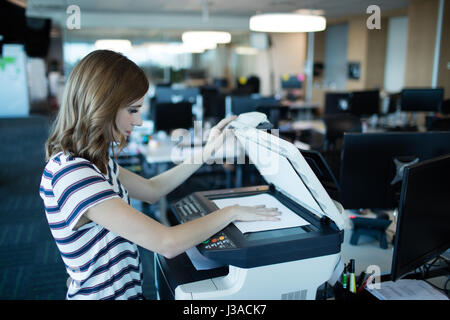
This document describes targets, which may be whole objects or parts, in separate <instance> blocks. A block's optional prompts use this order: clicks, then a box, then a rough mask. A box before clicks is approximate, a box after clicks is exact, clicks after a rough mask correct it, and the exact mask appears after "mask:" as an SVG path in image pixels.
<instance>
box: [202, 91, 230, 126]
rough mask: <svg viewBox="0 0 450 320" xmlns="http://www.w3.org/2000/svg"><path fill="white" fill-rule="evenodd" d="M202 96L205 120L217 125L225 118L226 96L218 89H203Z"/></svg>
mask: <svg viewBox="0 0 450 320" xmlns="http://www.w3.org/2000/svg"><path fill="white" fill-rule="evenodd" d="M200 94H201V95H202V97H203V120H210V121H212V122H213V123H214V124H216V123H217V122H219V121H220V120H222V119H223V118H225V96H224V94H223V93H221V92H220V91H219V89H218V88H217V87H213V86H205V87H201V88H200Z"/></svg>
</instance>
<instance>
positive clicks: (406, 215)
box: [391, 155, 450, 281]
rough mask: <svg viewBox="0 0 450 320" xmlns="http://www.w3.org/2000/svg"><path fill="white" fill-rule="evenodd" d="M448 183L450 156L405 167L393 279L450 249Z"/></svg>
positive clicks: (393, 261) (392, 271) (449, 179)
mask: <svg viewBox="0 0 450 320" xmlns="http://www.w3.org/2000/svg"><path fill="white" fill-rule="evenodd" d="M449 181H450V155H446V156H442V157H438V158H434V159H430V160H427V161H423V162H420V163H417V164H415V165H412V166H410V167H408V168H405V171H404V179H403V184H402V191H401V197H400V205H399V212H398V220H397V229H396V235H395V245H394V255H393V259H392V269H391V280H393V281H395V280H397V279H399V278H401V277H402V276H404V275H405V274H407V273H409V272H411V271H413V270H414V269H416V268H418V267H420V266H421V265H423V264H425V263H426V262H428V261H429V260H431V259H433V258H434V257H437V256H439V255H440V254H442V253H443V252H444V251H446V250H447V249H448V248H449V247H450V214H449V213H450V211H449V205H448V197H449V195H450V183H449ZM447 274H448V266H447ZM425 276H426V275H425Z"/></svg>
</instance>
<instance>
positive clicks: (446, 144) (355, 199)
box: [339, 132, 450, 209]
mask: <svg viewBox="0 0 450 320" xmlns="http://www.w3.org/2000/svg"><path fill="white" fill-rule="evenodd" d="M445 154H450V132H383V133H346V134H344V144H343V148H342V154H341V174H340V184H341V193H340V196H339V199H340V202H341V204H342V205H343V206H344V208H346V209H360V208H371V209H376V208H380V209H381V208H385V209H387V208H396V207H397V206H398V201H399V197H400V190H401V182H402V172H403V168H404V167H405V166H406V165H408V164H413V163H415V162H418V161H423V160H427V159H431V158H434V157H437V156H441V155H445Z"/></svg>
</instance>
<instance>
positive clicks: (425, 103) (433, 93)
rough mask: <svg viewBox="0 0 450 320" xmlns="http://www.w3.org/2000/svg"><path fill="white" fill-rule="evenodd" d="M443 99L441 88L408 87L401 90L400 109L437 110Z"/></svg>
mask: <svg viewBox="0 0 450 320" xmlns="http://www.w3.org/2000/svg"><path fill="white" fill-rule="evenodd" d="M443 99H444V89H442V88H436V89H431V88H408V89H403V90H402V91H401V110H402V111H428V112H438V111H439V110H440V106H441V104H442V100H443Z"/></svg>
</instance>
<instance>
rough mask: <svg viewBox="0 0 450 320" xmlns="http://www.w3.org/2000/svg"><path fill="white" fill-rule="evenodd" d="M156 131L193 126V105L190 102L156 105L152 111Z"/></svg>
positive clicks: (168, 130)
mask: <svg viewBox="0 0 450 320" xmlns="http://www.w3.org/2000/svg"><path fill="white" fill-rule="evenodd" d="M150 117H151V119H152V120H153V122H154V128H155V131H166V132H170V131H172V130H175V129H178V128H183V129H189V128H192V126H193V118H192V104H191V103H190V102H179V103H170V102H167V103H156V104H154V105H152V107H151V109H150Z"/></svg>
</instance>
